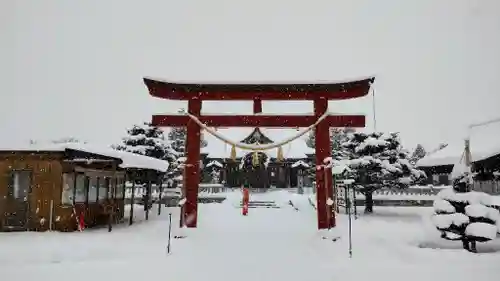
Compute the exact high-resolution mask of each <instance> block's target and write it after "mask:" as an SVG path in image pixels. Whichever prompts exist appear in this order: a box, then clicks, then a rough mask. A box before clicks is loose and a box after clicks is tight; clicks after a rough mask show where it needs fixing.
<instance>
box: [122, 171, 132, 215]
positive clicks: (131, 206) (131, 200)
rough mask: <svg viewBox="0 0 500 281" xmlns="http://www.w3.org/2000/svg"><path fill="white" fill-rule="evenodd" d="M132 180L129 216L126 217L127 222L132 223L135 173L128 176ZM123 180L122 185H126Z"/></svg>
mask: <svg viewBox="0 0 500 281" xmlns="http://www.w3.org/2000/svg"><path fill="white" fill-rule="evenodd" d="M130 178H131V180H132V194H131V195H130V216H129V218H128V224H129V225H132V224H133V223H134V201H135V173H134V174H133V175H132V176H131V177H130ZM126 184H127V182H126V181H125V182H124V183H123V185H126Z"/></svg>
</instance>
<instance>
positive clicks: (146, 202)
mask: <svg viewBox="0 0 500 281" xmlns="http://www.w3.org/2000/svg"><path fill="white" fill-rule="evenodd" d="M150 176H151V175H150V173H149V172H148V183H147V185H146V198H145V200H144V210H145V211H146V212H145V213H144V215H145V218H146V220H149V201H150V200H152V198H151V178H150Z"/></svg>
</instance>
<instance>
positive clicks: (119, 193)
mask: <svg viewBox="0 0 500 281" xmlns="http://www.w3.org/2000/svg"><path fill="white" fill-rule="evenodd" d="M124 189H125V185H124V181H123V178H118V182H117V185H116V193H115V194H116V195H115V198H117V199H122V198H123V194H124Z"/></svg>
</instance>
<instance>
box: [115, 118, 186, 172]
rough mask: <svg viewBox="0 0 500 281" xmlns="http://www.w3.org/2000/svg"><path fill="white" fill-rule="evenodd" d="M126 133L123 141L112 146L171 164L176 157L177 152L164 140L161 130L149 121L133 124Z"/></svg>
mask: <svg viewBox="0 0 500 281" xmlns="http://www.w3.org/2000/svg"><path fill="white" fill-rule="evenodd" d="M127 133H128V136H126V137H124V138H123V143H122V144H119V145H116V146H114V148H115V149H117V150H123V151H127V152H132V153H136V154H141V155H145V156H149V157H153V158H157V159H162V160H166V161H168V162H169V163H171V164H172V163H173V162H174V161H175V159H177V153H176V152H175V150H173V149H172V147H171V145H170V143H169V142H168V141H167V140H165V137H164V135H163V131H162V130H161V129H160V128H158V127H155V126H152V125H151V123H146V122H145V123H143V124H142V125H134V126H133V127H132V128H131V129H129V130H127Z"/></svg>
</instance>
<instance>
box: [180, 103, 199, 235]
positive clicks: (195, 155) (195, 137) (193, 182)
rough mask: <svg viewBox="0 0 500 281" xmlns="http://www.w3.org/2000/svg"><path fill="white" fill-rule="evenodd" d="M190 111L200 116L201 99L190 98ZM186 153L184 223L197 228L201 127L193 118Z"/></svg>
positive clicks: (189, 124) (188, 133)
mask: <svg viewBox="0 0 500 281" xmlns="http://www.w3.org/2000/svg"><path fill="white" fill-rule="evenodd" d="M188 112H189V113H190V114H192V115H194V116H200V113H201V100H199V99H197V98H193V99H190V100H189V102H188ZM186 153H187V160H186V166H185V172H186V173H185V175H186V178H185V179H184V181H185V183H186V186H185V187H184V188H185V191H186V203H185V204H184V206H183V211H184V214H183V215H184V218H185V219H186V221H185V222H184V225H185V226H186V227H189V228H195V227H196V226H197V221H198V189H199V184H200V127H199V126H198V124H196V122H194V121H193V120H190V121H189V122H188V123H187V136H186Z"/></svg>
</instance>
